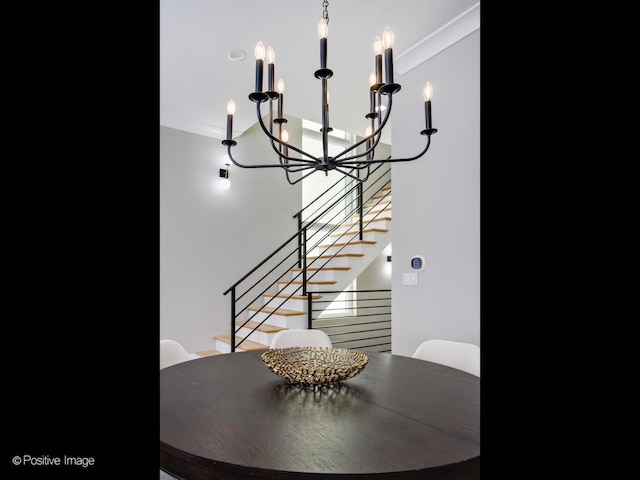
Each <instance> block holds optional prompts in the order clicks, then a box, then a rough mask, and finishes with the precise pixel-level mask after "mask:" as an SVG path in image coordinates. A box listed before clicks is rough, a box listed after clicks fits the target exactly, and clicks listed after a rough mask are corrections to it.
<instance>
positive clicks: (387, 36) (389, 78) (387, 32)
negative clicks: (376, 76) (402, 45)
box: [382, 27, 394, 84]
mask: <svg viewBox="0 0 640 480" xmlns="http://www.w3.org/2000/svg"><path fill="white" fill-rule="evenodd" d="M393 42H394V36H393V32H392V31H391V29H390V28H389V27H386V28H385V29H384V32H382V46H383V47H384V71H385V83H387V84H391V83H393Z"/></svg>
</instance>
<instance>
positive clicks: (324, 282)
mask: <svg viewBox="0 0 640 480" xmlns="http://www.w3.org/2000/svg"><path fill="white" fill-rule="evenodd" d="M278 283H286V284H291V285H302V280H300V281H298V280H294V281H292V282H289V281H287V280H280V281H279V282H278ZM307 283H308V284H313V285H333V284H336V283H338V282H336V281H335V280H308V281H307ZM303 313H304V312H303Z"/></svg>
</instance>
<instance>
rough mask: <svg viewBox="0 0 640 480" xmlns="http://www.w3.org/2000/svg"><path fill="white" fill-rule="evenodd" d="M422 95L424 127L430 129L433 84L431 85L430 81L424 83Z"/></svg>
mask: <svg viewBox="0 0 640 480" xmlns="http://www.w3.org/2000/svg"><path fill="white" fill-rule="evenodd" d="M422 96H423V97H424V124H425V128H426V129H427V130H430V129H431V128H432V122H431V97H433V86H432V85H431V82H427V83H425V85H424V90H423V91H422Z"/></svg>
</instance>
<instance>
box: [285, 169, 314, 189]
mask: <svg viewBox="0 0 640 480" xmlns="http://www.w3.org/2000/svg"><path fill="white" fill-rule="evenodd" d="M308 168H310V167H308ZM315 172H316V170H315V168H314V169H313V170H312V171H310V172H309V173H305V174H304V175H302V176H301V177H300V178H298V179H297V180H293V181H292V180H291V178H289V170H285V175H286V176H287V182H289V185H295V184H296V183H298V182H301V181H302V180H304V179H305V178H307V177H308V176H309V175H311V174H312V173H315Z"/></svg>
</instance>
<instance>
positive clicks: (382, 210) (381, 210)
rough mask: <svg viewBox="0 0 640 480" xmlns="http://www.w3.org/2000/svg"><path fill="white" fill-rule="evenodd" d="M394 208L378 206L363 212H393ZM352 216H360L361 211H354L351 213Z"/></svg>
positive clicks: (371, 213)
mask: <svg viewBox="0 0 640 480" xmlns="http://www.w3.org/2000/svg"><path fill="white" fill-rule="evenodd" d="M392 210H393V209H392V208H391V207H385V208H377V209H371V210H367V211H364V212H362V216H366V215H373V214H374V213H379V212H391V211H392ZM349 216H350V217H351V218H354V217H359V216H360V214H359V213H354V214H352V215H349Z"/></svg>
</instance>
